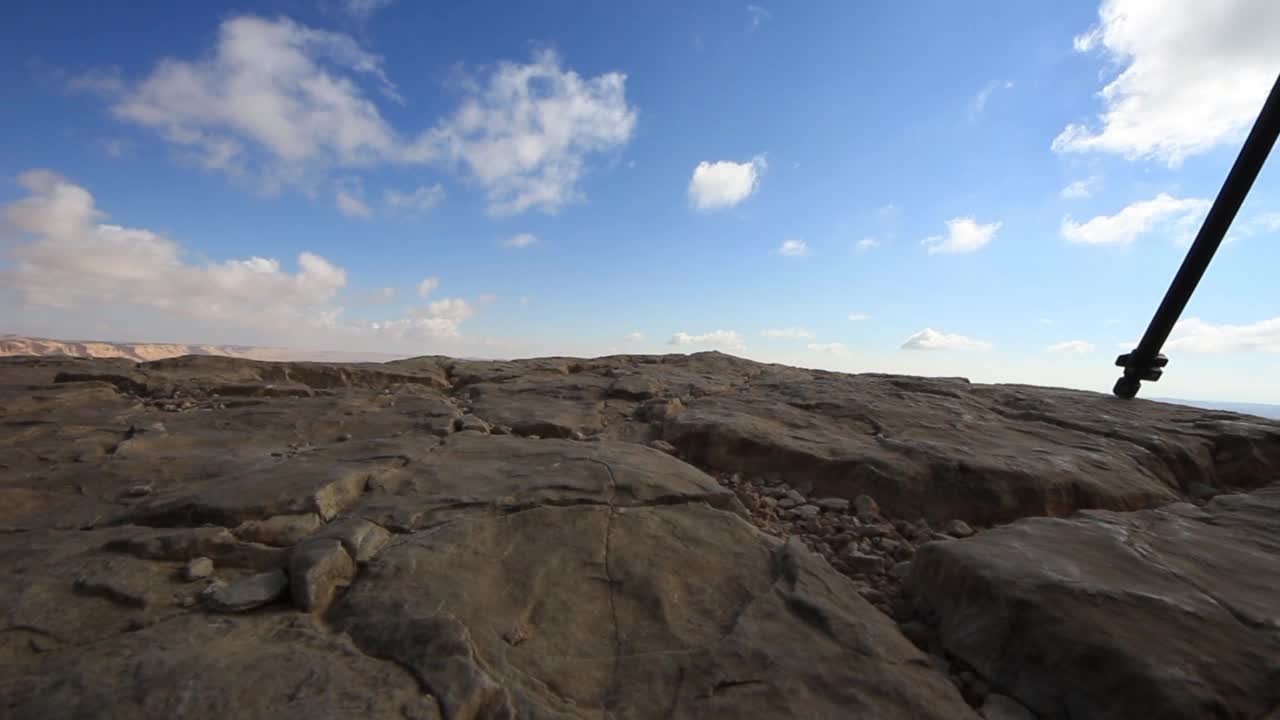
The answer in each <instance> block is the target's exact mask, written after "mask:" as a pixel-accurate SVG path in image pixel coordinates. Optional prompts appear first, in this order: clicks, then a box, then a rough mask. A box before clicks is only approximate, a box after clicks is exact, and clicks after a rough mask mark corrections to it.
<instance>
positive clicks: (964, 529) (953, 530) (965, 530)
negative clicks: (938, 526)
mask: <svg viewBox="0 0 1280 720" xmlns="http://www.w3.org/2000/svg"><path fill="white" fill-rule="evenodd" d="M944 530H945V532H946V533H947V534H948V535H951V536H953V537H958V538H967V537H969V536H970V535H972V534H973V528H971V527H969V523H967V522H965V521H963V520H961V519H960V518H956V519H955V520H952V521H951V522H949V523H947V526H946V528H944Z"/></svg>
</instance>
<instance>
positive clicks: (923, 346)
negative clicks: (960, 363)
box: [902, 328, 991, 350]
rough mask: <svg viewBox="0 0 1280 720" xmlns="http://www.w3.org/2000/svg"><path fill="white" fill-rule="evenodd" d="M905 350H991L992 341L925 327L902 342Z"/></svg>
mask: <svg viewBox="0 0 1280 720" xmlns="http://www.w3.org/2000/svg"><path fill="white" fill-rule="evenodd" d="M902 349H903V350H990V349H991V343H989V342H986V341H984V340H974V339H973V338H967V337H965V336H963V335H950V334H947V333H941V332H938V331H937V330H934V329H933V328H925V329H924V330H921V331H920V332H918V333H916V334H915V335H912V336H911V337H909V338H907V341H906V342H904V343H902Z"/></svg>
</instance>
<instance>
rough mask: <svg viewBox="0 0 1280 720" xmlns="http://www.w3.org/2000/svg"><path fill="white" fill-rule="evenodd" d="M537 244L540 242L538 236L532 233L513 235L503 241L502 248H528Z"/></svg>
mask: <svg viewBox="0 0 1280 720" xmlns="http://www.w3.org/2000/svg"><path fill="white" fill-rule="evenodd" d="M536 242H538V236H536V235H533V234H532V233H520V234H519V235H513V236H512V237H509V238H507V239H506V240H503V241H502V246H503V247H509V248H527V247H529V246H530V245H532V244H534V243H536Z"/></svg>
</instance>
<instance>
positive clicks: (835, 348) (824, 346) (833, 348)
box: [805, 342, 849, 355]
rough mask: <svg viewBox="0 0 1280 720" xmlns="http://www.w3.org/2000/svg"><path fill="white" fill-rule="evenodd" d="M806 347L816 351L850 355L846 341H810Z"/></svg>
mask: <svg viewBox="0 0 1280 720" xmlns="http://www.w3.org/2000/svg"><path fill="white" fill-rule="evenodd" d="M805 347H807V348H809V349H810V350H812V351H814V352H820V353H826V354H828V355H848V354H849V350H848V348H846V347H845V346H844V343H838V342H832V343H809V344H808V345H806V346H805Z"/></svg>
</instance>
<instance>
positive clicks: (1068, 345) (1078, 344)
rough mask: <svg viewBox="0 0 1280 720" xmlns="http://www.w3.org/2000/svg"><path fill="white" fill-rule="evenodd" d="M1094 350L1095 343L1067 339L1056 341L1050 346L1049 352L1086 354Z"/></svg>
mask: <svg viewBox="0 0 1280 720" xmlns="http://www.w3.org/2000/svg"><path fill="white" fill-rule="evenodd" d="M1093 350H1094V345H1093V343H1091V342H1086V341H1084V340H1066V341H1064V342H1060V343H1054V344H1053V345H1050V346H1049V347H1048V351H1049V352H1063V353H1080V354H1084V353H1091V352H1093Z"/></svg>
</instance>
